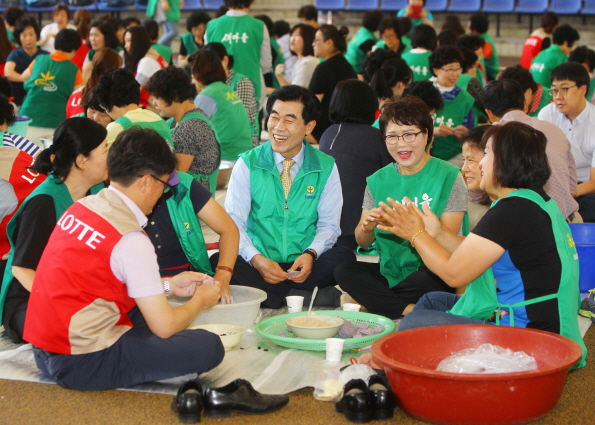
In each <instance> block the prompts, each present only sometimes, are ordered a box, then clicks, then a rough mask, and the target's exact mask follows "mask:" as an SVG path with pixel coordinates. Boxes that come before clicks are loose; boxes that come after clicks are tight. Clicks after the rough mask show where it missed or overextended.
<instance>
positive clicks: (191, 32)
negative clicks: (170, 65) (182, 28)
mask: <svg viewBox="0 0 595 425" xmlns="http://www.w3.org/2000/svg"><path fill="white" fill-rule="evenodd" d="M210 20H211V17H210V16H209V15H208V13H206V12H203V11H196V12H192V14H191V15H190V16H189V17H188V19H187V20H186V30H187V31H188V32H187V33H186V34H182V35H181V36H180V52H179V53H178V66H179V67H180V68H184V69H186V68H188V65H189V64H188V56H190V55H191V54H192V53H194V52H196V51H197V50H198V49H201V48H202V47H203V46H204V44H205V31H206V29H207V24H208V23H209V21H210ZM188 73H190V69H188Z"/></svg>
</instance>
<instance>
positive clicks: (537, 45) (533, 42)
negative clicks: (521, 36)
mask: <svg viewBox="0 0 595 425" xmlns="http://www.w3.org/2000/svg"><path fill="white" fill-rule="evenodd" d="M542 43H543V38H541V37H537V36H536V35H532V36H530V37H529V38H528V39H527V40H526V41H525V45H524V46H523V53H522V55H521V66H522V67H523V68H526V69H529V68H531V62H532V61H533V59H534V58H535V56H537V55H538V54H539V52H541V44H542Z"/></svg>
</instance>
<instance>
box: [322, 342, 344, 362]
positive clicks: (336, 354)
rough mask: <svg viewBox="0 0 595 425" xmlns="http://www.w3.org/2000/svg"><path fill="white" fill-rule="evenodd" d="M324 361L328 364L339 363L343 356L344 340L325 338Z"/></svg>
mask: <svg viewBox="0 0 595 425" xmlns="http://www.w3.org/2000/svg"><path fill="white" fill-rule="evenodd" d="M325 342H326V359H327V360H328V361H329V362H333V363H339V362H340V361H341V357H342V356H343V345H344V344H345V340H344V339H341V338H326V339H325Z"/></svg>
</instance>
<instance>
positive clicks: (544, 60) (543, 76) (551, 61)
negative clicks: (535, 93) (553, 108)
mask: <svg viewBox="0 0 595 425" xmlns="http://www.w3.org/2000/svg"><path fill="white" fill-rule="evenodd" d="M566 62H568V56H566V55H565V54H564V52H563V51H562V49H560V46H558V45H557V44H552V45H551V46H550V47H548V48H547V49H545V50H542V51H541V52H539V54H538V55H537V56H535V58H533V62H531V68H530V69H529V71H530V72H531V75H533V79H534V80H535V82H536V83H538V84H541V85H542V86H543V89H544V90H549V89H550V87H551V85H552V82H551V81H550V74H551V73H552V70H553V69H554V68H555V67H557V66H558V65H562V64H563V63H566Z"/></svg>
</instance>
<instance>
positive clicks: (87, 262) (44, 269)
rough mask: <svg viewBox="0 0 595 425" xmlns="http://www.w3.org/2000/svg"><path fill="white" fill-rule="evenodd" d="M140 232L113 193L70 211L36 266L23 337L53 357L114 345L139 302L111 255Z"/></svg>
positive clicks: (129, 325)
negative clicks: (125, 239)
mask: <svg viewBox="0 0 595 425" xmlns="http://www.w3.org/2000/svg"><path fill="white" fill-rule="evenodd" d="M95 211H98V212H95ZM136 230H142V229H141V228H140V226H139V225H138V221H137V220H136V218H135V217H134V214H133V213H132V212H131V211H130V210H129V209H128V207H126V204H124V202H123V201H122V200H121V199H120V197H119V196H118V195H117V194H116V193H115V192H113V191H110V190H108V189H104V190H102V191H101V192H100V193H99V194H98V195H92V196H88V197H87V198H84V199H83V200H81V201H79V202H77V203H75V204H74V205H72V206H71V207H70V208H68V209H67V210H66V212H65V213H64V214H63V215H62V217H60V220H58V223H57V224H56V227H55V229H54V231H53V232H52V235H51V237H50V239H49V241H48V244H47V246H46V248H45V251H44V253H43V255H42V257H41V260H40V262H39V266H38V267H37V273H36V275H35V280H34V282H33V290H32V291H31V296H30V298H29V306H28V308H27V318H26V320H25V332H24V335H23V339H25V340H26V341H28V342H30V343H31V344H33V345H35V346H36V347H39V348H42V349H44V350H47V351H51V352H53V353H60V354H84V353H93V352H96V351H100V350H103V349H106V348H108V347H110V346H111V345H113V344H114V343H115V342H116V341H117V340H118V339H119V338H120V337H121V336H122V335H123V334H124V333H125V332H127V331H128V330H130V329H131V328H132V327H133V325H132V323H131V322H130V319H129V318H128V315H127V313H128V312H129V311H130V310H131V309H132V308H133V307H134V306H135V305H136V303H135V301H134V299H132V298H130V297H129V296H128V290H127V286H126V284H125V283H123V282H121V281H120V280H119V279H118V278H117V277H116V276H115V275H114V273H113V272H112V269H111V266H110V257H111V253H112V250H113V248H114V246H115V245H116V244H117V243H118V241H119V240H120V239H121V238H122V236H123V235H124V234H126V233H128V232H130V231H136Z"/></svg>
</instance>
